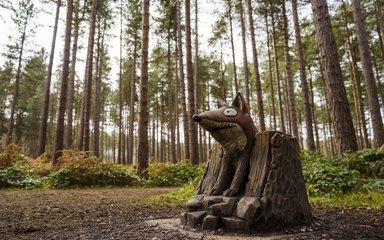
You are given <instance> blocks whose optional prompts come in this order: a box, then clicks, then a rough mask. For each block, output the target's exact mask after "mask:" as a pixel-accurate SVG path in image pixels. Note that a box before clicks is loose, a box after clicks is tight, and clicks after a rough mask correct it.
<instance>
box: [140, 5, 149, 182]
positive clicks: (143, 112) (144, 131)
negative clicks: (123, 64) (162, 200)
mask: <svg viewBox="0 0 384 240" xmlns="http://www.w3.org/2000/svg"><path fill="white" fill-rule="evenodd" d="M149 2H150V1H149V0H144V1H143V20H142V21H143V22H142V34H143V35H142V38H141V41H142V43H141V64H140V65H141V74H140V101H139V129H138V133H139V141H138V147H137V161H138V163H137V175H139V176H144V177H146V176H147V175H148V151H149V149H148V40H149V39H148V37H149Z"/></svg>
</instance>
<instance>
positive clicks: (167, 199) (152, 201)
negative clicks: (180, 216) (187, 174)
mask: <svg viewBox="0 0 384 240" xmlns="http://www.w3.org/2000/svg"><path fill="white" fill-rule="evenodd" d="M195 194H196V184H195V183H194V182H190V183H188V184H185V185H184V186H183V187H182V188H180V189H179V190H177V191H175V192H170V193H165V194H161V195H157V196H153V197H150V198H148V199H147V200H146V201H145V204H148V205H156V206H181V205H185V203H186V202H187V201H188V200H189V199H191V198H193V196H194V195H195Z"/></svg>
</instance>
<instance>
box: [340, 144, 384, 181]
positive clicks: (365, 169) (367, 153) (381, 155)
mask: <svg viewBox="0 0 384 240" xmlns="http://www.w3.org/2000/svg"><path fill="white" fill-rule="evenodd" d="M344 161H345V162H346V164H347V165H348V168H350V169H354V170H357V171H359V172H360V173H361V174H362V175H363V176H364V177H366V178H384V148H381V149H378V148H370V149H364V150H361V151H358V152H347V153H346V154H345V158H344Z"/></svg>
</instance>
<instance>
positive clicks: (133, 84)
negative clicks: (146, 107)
mask: <svg viewBox="0 0 384 240" xmlns="http://www.w3.org/2000/svg"><path fill="white" fill-rule="evenodd" d="M133 45H134V46H133V63H132V78H131V93H130V100H129V127H128V131H129V132H128V158H127V163H128V164H132V163H133V149H134V148H133V143H134V135H133V132H134V123H135V96H136V61H137V37H136V34H135V37H134V41H133Z"/></svg>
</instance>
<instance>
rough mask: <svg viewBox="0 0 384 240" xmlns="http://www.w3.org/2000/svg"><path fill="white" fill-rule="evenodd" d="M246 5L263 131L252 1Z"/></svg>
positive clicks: (261, 121)
mask: <svg viewBox="0 0 384 240" xmlns="http://www.w3.org/2000/svg"><path fill="white" fill-rule="evenodd" d="M247 6H248V19H249V20H248V21H249V31H250V33H251V43H252V57H253V70H254V72H255V87H256V95H257V108H258V113H259V115H258V117H259V122H260V130H261V131H265V119H264V103H263V95H262V91H261V80H260V72H259V60H258V57H257V48H256V39H255V28H254V26H253V24H254V23H253V14H252V12H253V8H252V1H251V0H247Z"/></svg>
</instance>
